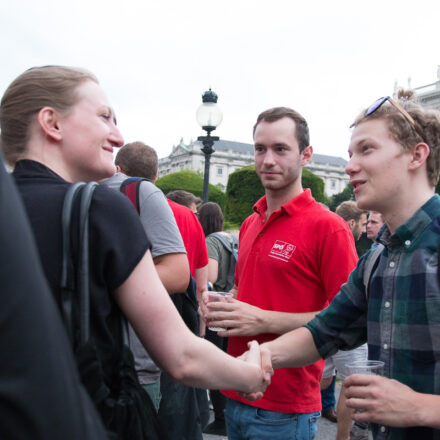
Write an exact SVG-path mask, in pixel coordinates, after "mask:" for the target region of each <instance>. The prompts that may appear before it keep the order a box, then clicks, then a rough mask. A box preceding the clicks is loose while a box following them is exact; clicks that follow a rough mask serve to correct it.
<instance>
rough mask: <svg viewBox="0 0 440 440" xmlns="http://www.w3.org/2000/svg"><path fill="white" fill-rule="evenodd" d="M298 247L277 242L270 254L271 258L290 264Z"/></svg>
mask: <svg viewBox="0 0 440 440" xmlns="http://www.w3.org/2000/svg"><path fill="white" fill-rule="evenodd" d="M295 249H296V246H294V245H293V244H290V243H286V242H285V241H281V240H276V241H275V243H274V244H273V246H272V249H271V251H270V252H269V257H272V258H277V259H278V260H281V261H285V262H288V261H289V259H290V257H291V256H292V255H293V253H294V252H295Z"/></svg>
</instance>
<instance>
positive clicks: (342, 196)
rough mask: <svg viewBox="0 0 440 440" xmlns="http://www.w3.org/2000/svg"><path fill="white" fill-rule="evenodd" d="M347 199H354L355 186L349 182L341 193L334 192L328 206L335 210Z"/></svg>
mask: <svg viewBox="0 0 440 440" xmlns="http://www.w3.org/2000/svg"><path fill="white" fill-rule="evenodd" d="M346 200H354V195H353V187H352V186H351V185H350V184H348V185H347V186H346V187H345V188H344V189H343V190H342V191H341V192H340V193H338V194H334V195H333V196H331V197H330V203H329V205H328V207H329V208H330V210H331V211H333V212H334V211H335V209H336V208H337V207H338V205H340V204H341V203H342V202H345V201H346Z"/></svg>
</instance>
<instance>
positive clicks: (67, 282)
mask: <svg viewBox="0 0 440 440" xmlns="http://www.w3.org/2000/svg"><path fill="white" fill-rule="evenodd" d="M97 185H98V184H97V183H96V182H90V183H88V184H85V183H84V182H78V183H75V184H73V185H71V186H70V188H69V189H68V190H67V192H66V195H65V197H64V203H63V211H62V215H61V222H62V241H63V244H62V249H63V261H62V266H61V267H62V269H61V286H60V287H61V298H62V301H61V302H62V311H63V317H64V320H65V323H66V327H67V331H68V333H69V336H70V339H71V342H72V344H73V345H74V346H75V345H76V341H75V340H74V334H75V332H74V329H73V317H72V303H73V296H74V294H75V292H76V294H75V296H76V295H77V296H78V299H79V313H80V319H79V325H80V329H79V341H78V343H79V346H82V345H84V344H85V342H87V340H88V338H89V334H90V292H89V289H90V285H89V208H90V203H91V200H92V196H93V192H94V190H95V188H96V186H97ZM83 187H84V188H83ZM81 188H83V190H82V192H81V201H80V214H79V246H78V249H79V250H78V262H77V263H78V264H77V266H76V267H77V268H78V270H77V272H76V273H75V264H74V261H73V253H72V249H71V240H72V236H71V224H72V216H73V204H74V202H75V200H76V198H77V196H78V194H79V191H80V189H81Z"/></svg>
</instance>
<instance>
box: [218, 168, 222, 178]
mask: <svg viewBox="0 0 440 440" xmlns="http://www.w3.org/2000/svg"><path fill="white" fill-rule="evenodd" d="M217 176H223V168H221V167H218V168H217Z"/></svg>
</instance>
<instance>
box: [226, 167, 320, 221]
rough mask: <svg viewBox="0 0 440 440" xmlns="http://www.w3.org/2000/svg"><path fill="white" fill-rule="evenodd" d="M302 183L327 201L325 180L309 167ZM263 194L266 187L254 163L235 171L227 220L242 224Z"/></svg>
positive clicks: (229, 193) (316, 196)
mask: <svg viewBox="0 0 440 440" xmlns="http://www.w3.org/2000/svg"><path fill="white" fill-rule="evenodd" d="M302 185H303V187H304V188H310V189H311V191H312V194H313V197H314V198H315V199H316V200H317V201H318V202H322V203H325V202H326V201H327V198H326V196H325V193H324V181H323V180H322V179H321V178H320V177H318V176H316V175H315V174H313V173H312V172H310V171H309V170H307V169H303V175H302ZM263 195H264V188H263V185H262V184H261V182H260V179H259V178H258V176H257V173H256V172H255V166H254V165H249V166H247V167H244V168H241V169H239V170H236V171H234V172H233V173H232V174H230V176H229V180H228V186H227V188H226V210H225V217H226V220H227V221H228V222H230V223H233V224H237V225H240V224H241V223H242V222H243V220H244V219H245V218H246V217H248V216H249V215H250V214H252V207H253V206H254V204H255V202H256V201H257V200H258V199H260V198H261V197H262V196H263Z"/></svg>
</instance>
